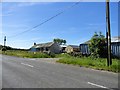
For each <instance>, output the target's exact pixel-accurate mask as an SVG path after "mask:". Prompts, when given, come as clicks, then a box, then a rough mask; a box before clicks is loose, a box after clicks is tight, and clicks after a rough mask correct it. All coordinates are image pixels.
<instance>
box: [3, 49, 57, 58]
mask: <svg viewBox="0 0 120 90" xmlns="http://www.w3.org/2000/svg"><path fill="white" fill-rule="evenodd" d="M2 54H4V55H11V56H17V57H24V58H54V57H55V55H54V54H49V55H48V54H46V53H40V52H29V51H23V50H7V51H6V52H5V53H4V52H2Z"/></svg>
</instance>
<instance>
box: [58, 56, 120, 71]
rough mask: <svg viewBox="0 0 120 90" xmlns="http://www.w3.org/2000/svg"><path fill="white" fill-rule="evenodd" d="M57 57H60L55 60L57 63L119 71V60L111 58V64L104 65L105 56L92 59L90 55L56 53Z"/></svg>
mask: <svg viewBox="0 0 120 90" xmlns="http://www.w3.org/2000/svg"><path fill="white" fill-rule="evenodd" d="M57 57H61V59H60V60H58V61H57V62H59V63H64V64H72V65H79V66H83V67H87V68H93V69H97V70H106V71H112V72H116V73H118V72H120V60H118V59H112V65H111V66H109V67H108V66H107V65H106V62H107V60H106V59H105V58H97V59H93V58H90V57H81V58H78V57H72V56H70V55H67V54H65V55H58V56H57Z"/></svg>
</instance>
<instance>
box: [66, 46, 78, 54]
mask: <svg viewBox="0 0 120 90" xmlns="http://www.w3.org/2000/svg"><path fill="white" fill-rule="evenodd" d="M65 51H66V52H67V53H72V52H79V51H80V49H79V46H77V45H68V46H67V47H66V48H65Z"/></svg>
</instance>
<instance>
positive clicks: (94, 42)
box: [89, 32, 107, 58]
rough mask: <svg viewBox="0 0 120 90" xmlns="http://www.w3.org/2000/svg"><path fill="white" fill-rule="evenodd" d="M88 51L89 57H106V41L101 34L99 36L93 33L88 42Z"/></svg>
mask: <svg viewBox="0 0 120 90" xmlns="http://www.w3.org/2000/svg"><path fill="white" fill-rule="evenodd" d="M89 49H90V52H91V56H93V57H95V58H99V57H107V49H106V39H105V37H104V35H102V33H101V32H100V33H99V34H97V33H96V32H95V34H94V35H93V37H92V38H91V40H90V44H89Z"/></svg>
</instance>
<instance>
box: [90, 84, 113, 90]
mask: <svg viewBox="0 0 120 90" xmlns="http://www.w3.org/2000/svg"><path fill="white" fill-rule="evenodd" d="M88 84H90V85H93V86H97V87H100V88H106V89H110V88H108V87H105V86H101V85H98V84H94V83H91V82H88ZM110 90H113V89H110Z"/></svg>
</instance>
